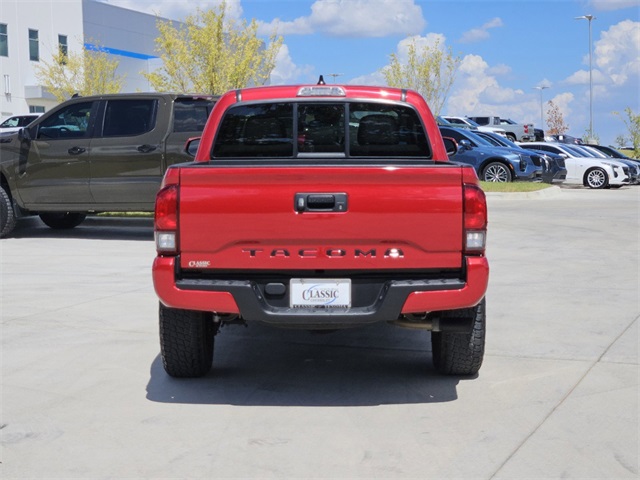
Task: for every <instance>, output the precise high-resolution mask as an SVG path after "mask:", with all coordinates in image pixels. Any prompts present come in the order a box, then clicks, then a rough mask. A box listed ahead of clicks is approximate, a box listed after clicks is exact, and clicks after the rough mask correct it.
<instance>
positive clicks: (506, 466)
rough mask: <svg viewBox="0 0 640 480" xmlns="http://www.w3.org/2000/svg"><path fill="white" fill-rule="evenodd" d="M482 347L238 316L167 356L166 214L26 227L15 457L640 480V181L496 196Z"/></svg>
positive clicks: (133, 474)
mask: <svg viewBox="0 0 640 480" xmlns="http://www.w3.org/2000/svg"><path fill="white" fill-rule="evenodd" d="M489 220H490V227H489V246H488V252H487V254H488V256H489V260H490V263H491V280H490V286H489V291H488V294H487V311H488V315H487V318H488V334H487V348H486V356H485V361H484V364H483V366H482V369H481V370H480V373H479V375H478V376H477V377H475V378H459V377H442V376H438V375H437V374H436V373H435V371H434V370H433V368H432V365H431V355H430V343H429V333H428V332H421V331H414V330H403V329H400V328H398V327H392V326H388V325H376V326H373V327H370V328H364V329H357V330H349V331H341V332H335V333H331V334H323V335H318V334H316V335H313V334H310V333H308V332H297V331H286V330H276V329H270V328H268V327H263V326H260V325H251V326H250V327H249V328H242V327H235V328H234V327H227V328H225V329H224V330H223V331H222V332H221V333H220V335H219V336H218V337H217V343H216V352H215V355H214V370H213V371H212V372H211V373H210V374H209V375H208V376H207V377H205V378H202V379H197V380H176V379H172V378H170V377H168V376H167V375H166V374H165V373H164V371H163V369H162V365H161V361H160V359H159V346H158V333H157V299H156V296H155V294H154V291H153V287H152V282H151V275H150V272H151V262H152V260H153V257H154V253H155V252H154V245H153V232H152V225H151V221H150V220H147V219H108V218H98V217H92V218H89V219H88V220H87V221H86V222H85V223H84V224H82V225H81V226H80V227H78V228H76V229H75V230H72V231H68V232H59V231H53V230H50V229H48V228H47V227H45V226H44V225H43V224H42V223H41V222H40V221H39V220H38V219H36V218H34V219H27V220H25V221H21V222H20V223H19V225H18V227H17V229H16V231H15V232H14V233H15V234H14V235H13V237H12V238H8V239H4V240H1V241H0V255H1V269H2V270H1V277H0V280H1V302H2V306H1V311H0V313H1V325H2V330H1V332H2V357H1V361H2V364H1V368H2V370H1V371H2V377H1V385H0V388H1V395H2V398H1V401H2V407H1V418H0V428H1V430H0V441H1V448H2V452H1V459H0V460H1V462H2V463H1V464H0V476H1V477H2V478H3V479H7V480H8V479H17V478H29V479H40V478H67V479H69V478H83V479H95V478H218V479H221V478H278V479H280V478H296V479H298V478H300V479H303V478H304V479H306V478H329V479H340V478H416V479H418V478H419V479H425V478H434V479H436V478H468V479H494V478H495V479H532V478H536V479H555V478H574V479H578V478H580V479H582V478H598V479H623V478H636V479H637V478H638V476H639V469H638V431H639V425H638V417H639V405H638V396H639V385H638V384H639V377H640V372H639V369H638V344H639V332H638V318H639V317H640V306H639V303H640V299H639V297H640V285H639V283H640V280H639V276H640V273H639V270H640V266H639V265H640V263H639V258H638V257H639V252H640V238H639V236H640V233H639V232H640V187H637V186H631V187H623V188H621V189H618V190H606V191H592V190H587V189H583V188H569V189H556V190H554V191H553V193H551V194H548V195H521V194H512V195H495V196H489Z"/></svg>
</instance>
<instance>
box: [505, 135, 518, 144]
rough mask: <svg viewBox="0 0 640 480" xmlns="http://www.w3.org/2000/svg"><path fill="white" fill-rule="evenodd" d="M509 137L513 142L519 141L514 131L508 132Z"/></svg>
mask: <svg viewBox="0 0 640 480" xmlns="http://www.w3.org/2000/svg"><path fill="white" fill-rule="evenodd" d="M507 138H508V139H509V140H511V141H512V142H517V141H518V139H517V138H516V136H515V135H514V134H513V133H507Z"/></svg>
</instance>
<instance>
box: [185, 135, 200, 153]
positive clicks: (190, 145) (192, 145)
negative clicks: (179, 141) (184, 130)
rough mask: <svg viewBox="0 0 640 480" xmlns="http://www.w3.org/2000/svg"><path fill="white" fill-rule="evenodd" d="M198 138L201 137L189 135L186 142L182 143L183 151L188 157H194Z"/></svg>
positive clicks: (198, 143) (198, 141) (198, 142)
mask: <svg viewBox="0 0 640 480" xmlns="http://www.w3.org/2000/svg"><path fill="white" fill-rule="evenodd" d="M200 138H201V137H191V138H189V139H187V142H186V143H185V145H184V151H185V153H186V154H187V155H189V156H190V157H195V156H196V153H197V152H198V147H199V146H200Z"/></svg>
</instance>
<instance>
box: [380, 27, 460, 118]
mask: <svg viewBox="0 0 640 480" xmlns="http://www.w3.org/2000/svg"><path fill="white" fill-rule="evenodd" d="M390 57H391V62H390V64H389V65H388V66H387V67H386V68H385V69H384V70H383V72H382V73H383V75H384V78H385V81H386V82H387V85H389V86H390V87H399V88H409V89H412V90H416V91H417V92H418V93H420V94H421V95H422V96H423V97H424V98H425V100H426V101H427V103H428V104H429V107H430V108H431V111H432V112H433V114H434V115H439V114H440V111H441V110H442V108H443V107H444V103H445V101H446V100H447V96H448V95H449V91H450V90H451V86H452V85H453V82H454V80H455V77H456V74H457V72H458V67H459V66H460V62H461V61H462V59H461V58H460V57H459V56H455V55H454V54H453V53H452V50H451V47H449V48H444V47H441V45H440V41H439V40H438V41H436V42H435V43H434V44H433V45H430V46H429V45H421V46H418V45H417V42H416V39H415V38H414V39H413V40H411V42H410V43H409V45H408V51H407V62H406V63H402V62H401V61H400V58H399V57H398V55H396V54H395V53H392V54H391V55H390Z"/></svg>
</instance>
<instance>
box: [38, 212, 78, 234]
mask: <svg viewBox="0 0 640 480" xmlns="http://www.w3.org/2000/svg"><path fill="white" fill-rule="evenodd" d="M85 218H87V216H86V215H85V214H84V213H73V212H44V213H41V214H40V219H41V220H42V221H43V222H44V223H45V224H46V225H47V226H48V227H51V228H54V229H56V230H68V229H70V228H75V227H77V226H78V225H80V224H81V223H82V222H84V219H85Z"/></svg>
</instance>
